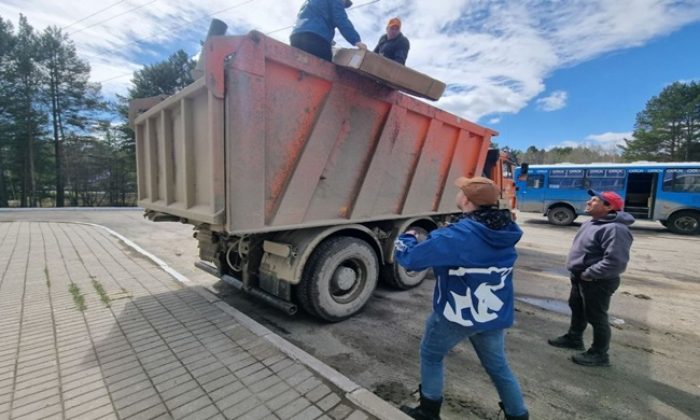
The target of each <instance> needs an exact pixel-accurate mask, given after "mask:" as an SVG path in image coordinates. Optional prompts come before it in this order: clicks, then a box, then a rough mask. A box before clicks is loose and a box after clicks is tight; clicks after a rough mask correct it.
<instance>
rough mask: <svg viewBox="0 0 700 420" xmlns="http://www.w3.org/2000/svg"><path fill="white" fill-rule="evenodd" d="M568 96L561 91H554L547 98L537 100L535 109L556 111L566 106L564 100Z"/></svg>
mask: <svg viewBox="0 0 700 420" xmlns="http://www.w3.org/2000/svg"><path fill="white" fill-rule="evenodd" d="M568 97H569V95H568V94H567V93H566V92H565V91H563V90H555V91H554V92H552V93H551V94H550V95H549V96H545V97H543V98H539V99H538V100H537V107H538V108H539V109H541V110H543V111H547V112H550V111H556V110H558V109H562V108H564V107H565V106H566V100H567V99H568Z"/></svg>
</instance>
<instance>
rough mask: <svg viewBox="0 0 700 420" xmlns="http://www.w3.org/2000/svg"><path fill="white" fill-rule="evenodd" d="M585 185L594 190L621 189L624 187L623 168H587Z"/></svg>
mask: <svg viewBox="0 0 700 420" xmlns="http://www.w3.org/2000/svg"><path fill="white" fill-rule="evenodd" d="M586 184H587V185H586V187H587V188H590V189H593V190H596V191H622V190H623V189H624V188H625V170H624V169H589V170H588V171H587V174H586Z"/></svg>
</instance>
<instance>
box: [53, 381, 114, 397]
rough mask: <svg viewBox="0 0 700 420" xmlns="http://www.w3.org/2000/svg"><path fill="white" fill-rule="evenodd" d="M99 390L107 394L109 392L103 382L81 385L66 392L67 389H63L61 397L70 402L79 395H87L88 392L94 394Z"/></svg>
mask: <svg viewBox="0 0 700 420" xmlns="http://www.w3.org/2000/svg"><path fill="white" fill-rule="evenodd" d="M97 389H104V390H105V392H107V386H106V385H105V384H104V382H102V381H95V382H92V383H89V384H86V385H80V386H77V387H75V388H73V389H70V390H66V389H65V388H62V391H63V392H62V394H61V396H62V397H63V399H64V400H69V399H71V398H75V397H77V396H79V395H82V394H86V393H88V392H92V391H94V390H97Z"/></svg>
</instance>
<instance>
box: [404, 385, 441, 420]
mask: <svg viewBox="0 0 700 420" xmlns="http://www.w3.org/2000/svg"><path fill="white" fill-rule="evenodd" d="M441 406H442V398H441V399H439V400H429V399H427V398H425V397H424V396H423V393H422V392H421V394H420V405H419V406H418V407H409V406H406V405H402V406H401V411H403V412H404V413H406V414H408V416H409V417H411V418H412V419H416V420H440V407H441Z"/></svg>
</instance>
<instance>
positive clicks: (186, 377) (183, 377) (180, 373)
mask: <svg viewBox="0 0 700 420" xmlns="http://www.w3.org/2000/svg"><path fill="white" fill-rule="evenodd" d="M193 380H194V378H193V377H192V375H190V373H189V372H188V371H187V369H185V368H184V367H182V366H179V367H176V368H174V369H171V370H169V371H167V372H165V373H162V374H160V375H158V376H154V377H151V381H152V382H153V384H154V385H155V386H156V388H157V389H158V390H159V391H161V390H165V389H168V388H171V387H173V386H175V385H178V384H181V383H183V382H187V381H193Z"/></svg>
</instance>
